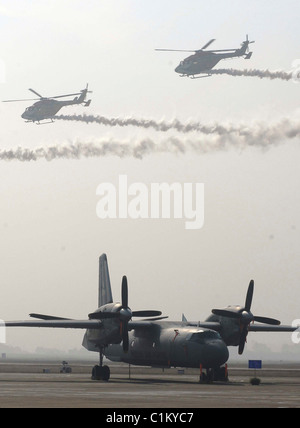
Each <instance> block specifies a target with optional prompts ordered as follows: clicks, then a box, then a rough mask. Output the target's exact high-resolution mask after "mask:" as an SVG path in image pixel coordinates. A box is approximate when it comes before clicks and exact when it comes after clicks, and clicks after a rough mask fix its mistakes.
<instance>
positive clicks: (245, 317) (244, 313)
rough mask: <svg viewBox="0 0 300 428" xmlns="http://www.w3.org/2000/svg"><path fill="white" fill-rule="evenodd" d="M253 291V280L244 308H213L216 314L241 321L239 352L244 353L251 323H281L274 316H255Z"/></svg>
mask: <svg viewBox="0 0 300 428" xmlns="http://www.w3.org/2000/svg"><path fill="white" fill-rule="evenodd" d="M253 293H254V281H253V280H251V281H250V284H249V287H248V291H247V296H246V301H245V306H244V307H243V308H239V309H235V308H228V309H213V310H212V313H213V314H214V315H217V316H220V317H225V318H233V319H237V320H239V322H240V326H241V335H240V342H239V354H240V355H242V354H243V352H244V348H245V343H246V340H247V336H248V330H249V325H250V324H251V323H252V322H254V321H256V322H259V323H263V324H269V325H280V324H281V323H280V321H278V320H276V319H274V318H267V317H260V316H255V315H253V314H252V312H251V306H252V300H253Z"/></svg>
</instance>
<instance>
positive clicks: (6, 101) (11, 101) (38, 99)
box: [2, 98, 40, 103]
mask: <svg viewBox="0 0 300 428" xmlns="http://www.w3.org/2000/svg"><path fill="white" fill-rule="evenodd" d="M19 101H40V98H26V99H23V100H5V101H2V102H3V103H15V102H19Z"/></svg>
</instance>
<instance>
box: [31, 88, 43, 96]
mask: <svg viewBox="0 0 300 428" xmlns="http://www.w3.org/2000/svg"><path fill="white" fill-rule="evenodd" d="M29 91H30V92H33V93H34V94H35V95H37V96H38V97H39V98H44V97H43V96H42V95H41V94H39V93H38V92H36V91H35V90H34V89H31V88H29Z"/></svg>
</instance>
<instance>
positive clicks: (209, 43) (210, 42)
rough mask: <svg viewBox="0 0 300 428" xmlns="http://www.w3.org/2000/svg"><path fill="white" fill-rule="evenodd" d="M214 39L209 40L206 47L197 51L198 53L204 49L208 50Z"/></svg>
mask: <svg viewBox="0 0 300 428" xmlns="http://www.w3.org/2000/svg"><path fill="white" fill-rule="evenodd" d="M215 41H216V39H211V40H210V41H209V42H208V43H206V45H204V46H203V48H201V49H199V50H200V51H203V50H204V49H206V48H208V46H210V45H211V44H212V43H213V42H215Z"/></svg>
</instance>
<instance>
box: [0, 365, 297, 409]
mask: <svg viewBox="0 0 300 428" xmlns="http://www.w3.org/2000/svg"><path fill="white" fill-rule="evenodd" d="M70 365H71V367H72V373H70V374H66V373H60V368H61V364H60V363H53V362H49V363H47V362H42V363H41V362H34V361H32V362H25V363H24V362H4V363H3V362H0V408H103V409H106V411H107V409H127V411H128V409H133V412H138V411H139V410H138V409H177V412H184V409H194V410H195V409H201V408H298V407H300V365H289V364H281V365H280V364H278V365H275V366H272V365H270V366H268V367H264V368H263V370H261V371H259V372H257V373H254V371H253V370H248V369H247V368H244V367H235V366H233V367H229V382H227V383H222V382H217V383H213V384H200V383H199V372H198V370H192V369H185V370H184V371H183V370H177V369H165V370H163V369H157V368H155V369H154V368H147V367H143V368H140V367H133V366H131V367H129V366H128V365H122V364H120V365H118V364H110V369H111V378H110V380H109V381H108V382H104V381H93V380H91V369H92V365H90V364H88V363H86V362H73V363H71V364H70ZM254 375H256V377H259V378H260V379H261V384H260V385H259V386H253V385H251V384H250V379H251V378H253V377H254ZM179 409H180V410H179ZM180 414H181V413H180ZM183 414H184V413H183Z"/></svg>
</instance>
